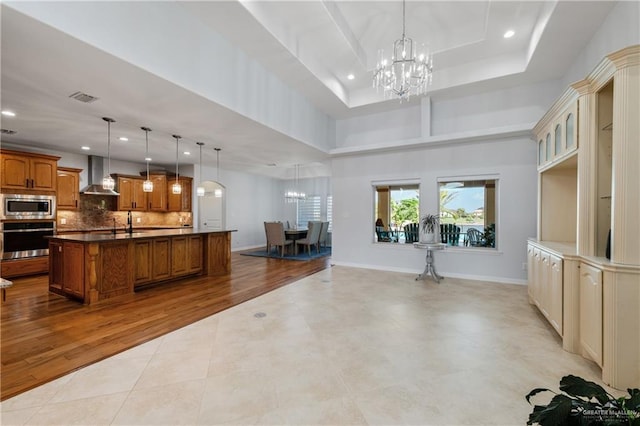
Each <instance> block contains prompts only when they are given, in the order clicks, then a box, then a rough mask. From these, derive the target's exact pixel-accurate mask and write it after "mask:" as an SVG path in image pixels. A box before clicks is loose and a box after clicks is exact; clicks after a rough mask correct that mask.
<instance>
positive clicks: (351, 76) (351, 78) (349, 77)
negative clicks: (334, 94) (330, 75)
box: [347, 74, 356, 80]
mask: <svg viewBox="0 0 640 426" xmlns="http://www.w3.org/2000/svg"><path fill="white" fill-rule="evenodd" d="M347 78H348V79H349V80H353V79H354V78H356V76H355V75H353V74H349V75H348V76H347Z"/></svg>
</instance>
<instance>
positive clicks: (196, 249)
mask: <svg viewBox="0 0 640 426" xmlns="http://www.w3.org/2000/svg"><path fill="white" fill-rule="evenodd" d="M188 244H189V259H188V265H187V268H188V273H190V274H194V273H196V272H200V271H202V265H203V261H204V259H203V257H202V236H201V235H195V236H191V237H189V238H188Z"/></svg>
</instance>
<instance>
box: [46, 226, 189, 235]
mask: <svg viewBox="0 0 640 426" xmlns="http://www.w3.org/2000/svg"><path fill="white" fill-rule="evenodd" d="M191 228H193V226H191V225H189V226H181V225H155V226H154V225H144V226H134V227H133V230H134V231H135V230H157V229H191ZM116 229H117V231H118V233H121V232H123V230H124V226H123V225H119V226H117V227H116ZM112 230H113V226H98V227H94V228H61V227H58V230H57V232H58V233H62V232H104V231H109V232H111V231H112Z"/></svg>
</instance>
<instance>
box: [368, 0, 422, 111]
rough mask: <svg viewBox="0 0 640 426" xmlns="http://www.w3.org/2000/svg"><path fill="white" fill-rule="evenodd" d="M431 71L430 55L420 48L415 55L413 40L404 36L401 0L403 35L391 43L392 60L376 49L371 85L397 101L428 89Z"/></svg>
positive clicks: (403, 15)
mask: <svg viewBox="0 0 640 426" xmlns="http://www.w3.org/2000/svg"><path fill="white" fill-rule="evenodd" d="M432 73H433V55H429V54H428V53H426V54H425V53H424V52H421V53H419V54H417V55H416V47H415V45H414V43H413V40H412V39H410V38H408V37H406V36H405V0H402V38H400V39H398V40H396V41H395V42H394V43H393V55H392V56H391V60H387V59H386V58H384V52H383V51H382V50H379V51H378V62H377V64H376V70H375V73H374V74H373V87H374V88H376V89H378V90H380V89H382V90H383V91H384V95H385V98H391V97H392V96H393V95H396V96H397V97H398V98H400V101H401V102H402V101H403V100H408V99H409V97H410V96H411V95H414V96H420V95H424V94H426V93H427V86H429V85H430V84H431V76H432Z"/></svg>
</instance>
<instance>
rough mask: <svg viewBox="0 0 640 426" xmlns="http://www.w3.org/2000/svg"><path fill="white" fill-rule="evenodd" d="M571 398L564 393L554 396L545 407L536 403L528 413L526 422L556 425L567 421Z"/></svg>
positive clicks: (548, 425) (541, 425)
mask: <svg viewBox="0 0 640 426" xmlns="http://www.w3.org/2000/svg"><path fill="white" fill-rule="evenodd" d="M572 402H573V399H571V398H569V397H568V396H566V395H556V396H554V397H553V398H552V399H551V401H550V402H549V405H547V406H546V407H543V406H538V405H536V406H535V407H534V408H533V412H532V413H531V414H529V421H528V422H527V424H529V425H531V424H533V423H538V424H539V425H540V426H558V425H566V424H570V423H569V415H570V414H571V407H572Z"/></svg>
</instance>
